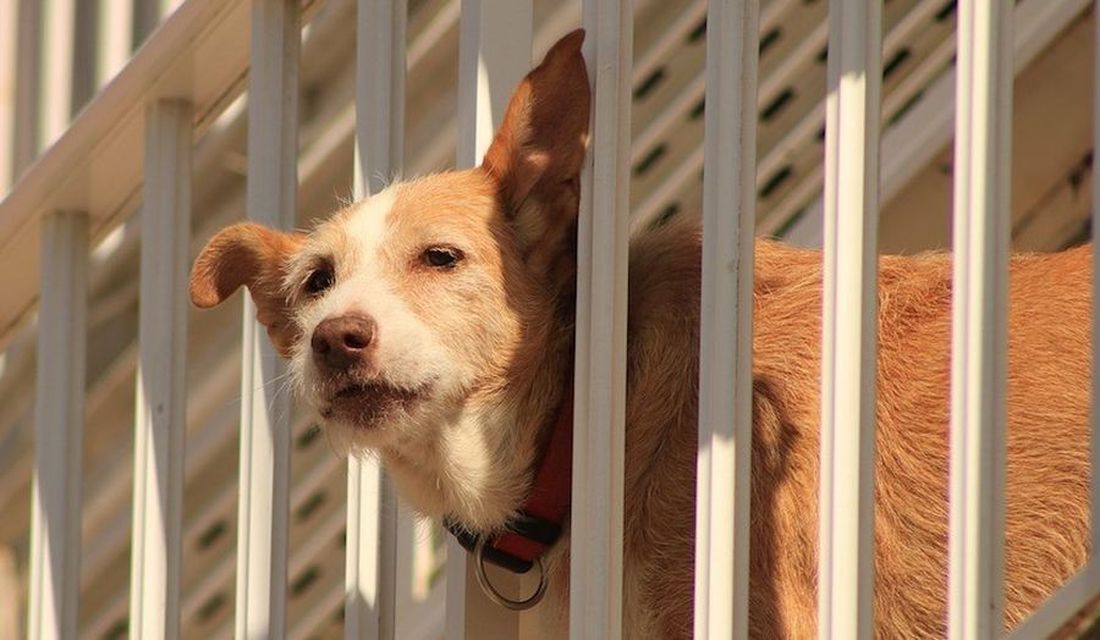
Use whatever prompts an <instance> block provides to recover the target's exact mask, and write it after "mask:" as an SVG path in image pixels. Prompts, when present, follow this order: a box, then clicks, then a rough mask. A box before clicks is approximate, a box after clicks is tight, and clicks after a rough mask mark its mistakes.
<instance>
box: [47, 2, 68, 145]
mask: <svg viewBox="0 0 1100 640" xmlns="http://www.w3.org/2000/svg"><path fill="white" fill-rule="evenodd" d="M75 27H76V0H42V40H41V45H40V46H41V47H42V48H41V56H42V67H41V70H42V79H41V84H40V85H39V89H40V91H41V94H40V97H39V103H38V108H39V109H41V111H42V113H41V116H40V119H39V121H38V144H39V148H42V147H45V146H48V145H49V144H51V143H52V142H53V141H54V140H56V139H57V137H58V136H60V135H61V133H62V132H64V131H65V128H66V127H68V126H69V119H70V117H72V109H73V62H74V60H73V57H74V56H73V46H74V44H73V40H74V37H73V36H74V33H75Z"/></svg>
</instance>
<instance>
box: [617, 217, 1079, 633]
mask: <svg viewBox="0 0 1100 640" xmlns="http://www.w3.org/2000/svg"><path fill="white" fill-rule="evenodd" d="M631 251H632V254H631V283H630V284H631V287H630V297H631V308H630V312H631V314H632V315H631V321H630V322H631V331H630V337H629V340H630V345H629V352H630V365H631V366H630V381H629V384H628V396H627V402H628V407H627V416H628V422H627V452H626V459H627V461H628V462H627V470H628V471H627V478H626V482H627V488H626V496H627V498H626V499H627V504H626V514H627V519H628V521H627V523H626V525H625V527H624V529H625V530H626V531H627V532H630V533H631V534H632V535H630V536H629V537H628V538H627V540H626V544H627V548H628V557H631V558H632V559H633V560H634V561H637V562H646V563H648V564H649V565H650V566H651V571H649V572H647V579H646V580H645V581H644V585H643V588H644V589H645V590H646V591H648V592H649V593H651V594H653V596H654V602H660V603H661V605H660V606H656V605H655V606H654V607H653V609H652V611H654V612H655V613H656V615H657V623H658V628H657V630H655V633H656V634H657V636H656V637H690V625H691V614H692V609H691V601H690V594H691V592H692V580H693V575H692V574H693V571H692V569H693V568H692V565H691V563H690V562H689V560H690V558H691V557H692V552H693V549H692V546H693V544H694V528H693V527H694V524H693V522H691V521H690V520H689V519H685V518H684V514H685V513H688V512H689V510H693V509H694V494H693V491H694V477H695V475H694V469H695V448H696V444H695V442H696V441H695V438H696V433H697V432H696V429H697V427H696V423H695V419H696V387H695V380H696V376H697V371H698V365H697V349H696V345H697V344H698V334H697V323H698V317H697V315H696V314H695V313H691V314H688V313H687V311H688V310H692V311H694V310H697V309H698V295H699V275H700V274H699V270H698V269H699V266H698V264H699V255H700V250H699V230H698V227H697V226H696V225H694V224H693V223H678V224H675V225H673V226H671V227H670V228H667V229H662V230H659V231H657V232H654V233H651V234H648V235H647V236H643V237H641V238H638V239H636V240H635V242H634V244H633V245H632V247H631ZM756 253H757V255H756V287H755V308H754V325H755V326H754V340H753V379H754V394H753V395H754V398H753V403H754V406H753V414H754V425H753V437H754V442H753V465H752V482H753V487H752V525H751V527H752V534H751V539H752V543H751V545H752V546H751V550H750V554H751V563H752V572H751V585H750V598H751V601H750V610H751V614H750V635H751V636H752V637H760V638H764V637H769V638H770V637H797V638H803V637H811V636H813V634H814V632H815V629H816V627H815V624H816V622H815V620H816V614H815V611H816V604H817V603H816V597H817V596H816V588H815V584H816V575H817V555H816V546H817V534H818V529H817V524H818V523H817V500H818V484H817V481H818V465H819V459H818V456H819V449H818V447H819V438H818V436H819V428H820V410H821V409H820V406H821V405H820V394H819V386H820V339H821V274H822V271H821V270H822V260H821V254H820V252H817V251H808V250H799V249H792V248H789V247H786V246H783V245H782V244H779V243H775V242H770V241H763V240H761V241H758V242H757V244H756ZM1091 260H1092V253H1091V247H1081V248H1078V249H1074V250H1072V251H1067V252H1063V253H1058V254H1050V255H1017V256H1015V257H1013V259H1012V262H1011V267H1010V296H1011V303H1010V309H1009V319H1008V325H1009V333H1010V340H1009V380H1008V457H1007V474H1008V480H1007V486H1006V501H1007V516H1006V519H1007V521H1006V527H1007V531H1006V545H1005V581H1006V585H1005V613H1006V619H1007V620H1006V623H1007V624H1008V625H1009V626H1010V627H1011V626H1014V625H1015V624H1017V623H1019V622H1020V621H1022V620H1023V619H1024V618H1026V617H1027V615H1028V613H1030V612H1031V611H1033V610H1034V609H1036V608H1037V607H1038V606H1039V605H1040V604H1041V603H1042V602H1043V600H1044V599H1045V598H1046V597H1047V596H1049V595H1051V594H1052V593H1053V592H1054V591H1055V590H1056V589H1057V588H1058V586H1060V585H1061V584H1062V583H1063V582H1064V581H1065V580H1066V579H1067V578H1068V577H1070V576H1072V575H1073V574H1074V573H1075V572H1076V571H1077V570H1078V569H1079V568H1080V567H1081V566H1083V564H1084V561H1085V559H1086V557H1087V536H1088V528H1089V526H1088V482H1089V462H1088V451H1089V449H1088V426H1087V424H1088V423H1087V420H1088V412H1089V395H1088V393H1089V381H1090V362H1089V344H1090V338H1089V331H1090V319H1091V307H1090V305H1091V299H1090V295H1089V284H1090V282H1091ZM950 327H951V259H950V256H949V255H946V254H939V253H937V254H924V255H918V256H913V257H900V256H887V257H883V258H882V259H881V260H880V273H879V357H878V367H879V369H878V371H879V375H878V411H877V420H878V426H877V429H878V431H877V437H876V455H877V462H876V466H875V473H876V491H875V499H876V511H875V539H876V557H875V570H876V575H875V624H876V635H877V636H880V637H889V638H914V637H943V636H945V635H946V626H945V623H946V589H947V521H948V507H947V504H948V503H947V492H948V447H947V442H948V436H947V426H948V422H949V415H948V394H949V392H948V389H949V375H950V361H949V352H950ZM654 523H660V526H654ZM631 548H633V549H634V550H635V551H631V550H630V549H631ZM638 550H640V553H639V551H638ZM670 599H671V601H670ZM670 605H671V606H670Z"/></svg>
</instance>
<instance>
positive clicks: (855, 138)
mask: <svg viewBox="0 0 1100 640" xmlns="http://www.w3.org/2000/svg"><path fill="white" fill-rule="evenodd" d="M881 11H882V8H881V3H880V2H879V1H878V0H834V1H833V2H830V3H829V69H828V75H829V94H828V97H827V99H826V116H825V117H826V124H825V253H824V263H825V265H824V266H825V285H824V292H823V300H822V313H823V329H822V335H821V344H822V363H821V482H820V491H821V496H820V506H819V508H818V514H819V518H820V523H819V527H820V529H819V544H818V549H819V553H818V625H817V632H818V637H819V638H822V639H823V640H825V639H827V638H870V637H871V635H872V621H873V615H872V588H873V581H874V464H875V462H874V454H875V340H876V335H877V334H876V313H877V308H878V305H877V304H876V303H877V296H878V292H877V288H876V274H877V266H878V255H877V234H878V152H879V108H880V92H881V86H880V85H881V78H882V69H881V56H882V53H881V50H882V15H881Z"/></svg>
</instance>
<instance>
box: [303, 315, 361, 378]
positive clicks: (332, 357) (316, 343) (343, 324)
mask: <svg viewBox="0 0 1100 640" xmlns="http://www.w3.org/2000/svg"><path fill="white" fill-rule="evenodd" d="M374 333H375V323H374V320H372V319H371V318H369V317H367V316H362V315H346V316H340V317H338V318H328V319H326V320H323V321H322V322H321V324H319V325H317V328H316V329H314V330H313V337H312V338H310V341H309V345H310V347H311V348H312V349H313V360H314V362H316V363H317V366H318V367H319V368H321V369H323V370H327V371H343V370H345V369H350V368H351V367H353V366H355V365H356V364H359V363H360V362H361V361H362V360H364V359H365V358H366V356H367V352H368V350H369V349H370V345H371V342H373V341H374Z"/></svg>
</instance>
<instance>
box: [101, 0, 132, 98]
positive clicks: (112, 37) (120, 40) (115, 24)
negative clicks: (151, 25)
mask: <svg viewBox="0 0 1100 640" xmlns="http://www.w3.org/2000/svg"><path fill="white" fill-rule="evenodd" d="M96 19H97V20H98V21H99V24H98V25H97V28H98V34H97V37H98V40H99V42H98V45H97V51H96V54H97V57H98V60H96V86H97V87H100V86H103V85H104V84H107V81H109V80H110V79H111V78H113V77H115V74H116V73H118V72H119V70H120V69H122V67H123V65H125V64H126V61H127V60H129V59H130V52H131V51H132V50H133V38H134V36H133V29H134V2H133V0H99V12H98V15H97V16H96Z"/></svg>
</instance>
